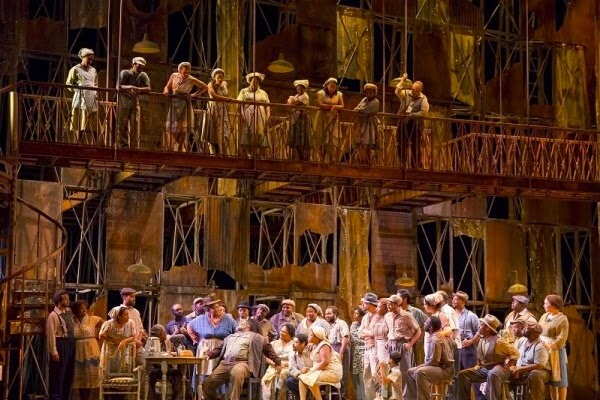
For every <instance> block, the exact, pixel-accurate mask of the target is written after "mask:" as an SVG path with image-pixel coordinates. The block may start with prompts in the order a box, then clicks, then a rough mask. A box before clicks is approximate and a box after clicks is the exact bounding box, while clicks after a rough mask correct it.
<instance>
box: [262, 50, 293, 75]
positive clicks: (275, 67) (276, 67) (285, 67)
mask: <svg viewBox="0 0 600 400" xmlns="http://www.w3.org/2000/svg"><path fill="white" fill-rule="evenodd" d="M267 69H268V70H269V71H271V72H275V73H276V74H286V73H288V72H293V71H294V69H295V68H294V66H293V65H292V63H291V62H289V61H286V60H285V59H284V58H283V53H279V59H277V60H275V61H273V62H272V63H271V64H269V66H268V67H267Z"/></svg>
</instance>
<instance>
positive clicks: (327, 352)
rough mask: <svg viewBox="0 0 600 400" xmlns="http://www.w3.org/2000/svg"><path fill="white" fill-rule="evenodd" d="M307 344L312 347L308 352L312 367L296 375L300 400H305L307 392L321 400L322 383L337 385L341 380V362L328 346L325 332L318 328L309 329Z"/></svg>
mask: <svg viewBox="0 0 600 400" xmlns="http://www.w3.org/2000/svg"><path fill="white" fill-rule="evenodd" d="M308 342H309V343H310V344H312V345H313V350H312V351H311V352H310V358H311V360H312V361H313V365H312V367H310V368H308V367H304V368H302V373H301V374H300V375H298V380H299V384H300V400H306V397H307V394H308V391H309V390H310V392H311V393H312V394H313V396H314V398H315V400H322V397H321V389H320V386H321V385H322V384H324V383H334V384H335V383H339V382H340V381H341V380H342V376H343V367H342V361H341V360H340V356H339V354H338V353H336V352H335V351H334V350H333V348H332V347H331V344H329V341H328V340H327V332H326V331H325V329H323V328H321V327H320V326H311V327H310V329H309V331H308Z"/></svg>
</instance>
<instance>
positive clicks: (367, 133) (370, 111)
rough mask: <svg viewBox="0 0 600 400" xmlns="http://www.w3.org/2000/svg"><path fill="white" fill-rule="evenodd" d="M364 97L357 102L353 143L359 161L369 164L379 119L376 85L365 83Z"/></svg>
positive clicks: (374, 146)
mask: <svg viewBox="0 0 600 400" xmlns="http://www.w3.org/2000/svg"><path fill="white" fill-rule="evenodd" d="M364 92H365V97H364V98H363V99H362V100H361V101H360V103H358V105H357V106H356V108H354V110H355V111H358V123H357V124H356V128H355V132H354V144H355V146H356V150H357V151H358V160H359V162H360V163H366V164H371V158H372V152H373V151H374V150H375V149H376V148H377V127H378V126H379V119H378V118H377V113H378V112H379V100H378V99H377V97H375V96H377V86H376V85H374V84H372V83H367V84H365V86H364Z"/></svg>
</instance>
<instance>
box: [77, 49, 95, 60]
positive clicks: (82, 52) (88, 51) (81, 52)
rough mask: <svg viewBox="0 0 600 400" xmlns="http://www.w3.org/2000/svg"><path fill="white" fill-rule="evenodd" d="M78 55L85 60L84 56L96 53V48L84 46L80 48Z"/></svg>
mask: <svg viewBox="0 0 600 400" xmlns="http://www.w3.org/2000/svg"><path fill="white" fill-rule="evenodd" d="M77 55H78V56H79V58H81V59H82V60H83V58H84V57H87V56H89V55H94V50H92V49H88V48H87V47H83V48H81V49H80V50H79V53H78V54H77Z"/></svg>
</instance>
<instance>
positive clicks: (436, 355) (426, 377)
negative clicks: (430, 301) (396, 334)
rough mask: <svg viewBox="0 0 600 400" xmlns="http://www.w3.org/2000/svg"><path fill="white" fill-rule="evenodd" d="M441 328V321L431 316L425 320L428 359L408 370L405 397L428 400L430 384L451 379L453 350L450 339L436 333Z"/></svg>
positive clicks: (452, 373)
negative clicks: (428, 338)
mask: <svg viewBox="0 0 600 400" xmlns="http://www.w3.org/2000/svg"><path fill="white" fill-rule="evenodd" d="M441 330H442V321H441V320H440V319H439V318H438V317H436V316H431V317H429V319H428V320H427V321H426V322H425V331H426V332H429V335H430V337H431V340H430V341H429V350H428V351H427V354H428V359H426V360H425V363H424V364H421V365H418V366H416V367H413V368H410V369H409V370H408V380H407V382H406V398H407V399H415V398H416V399H418V400H425V399H427V400H429V399H430V398H431V385H432V384H433V385H435V384H438V383H442V382H448V381H451V380H452V376H453V375H454V354H453V353H454V352H453V348H452V339H451V338H449V337H448V336H446V335H436V333H437V332H439V331H441Z"/></svg>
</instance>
